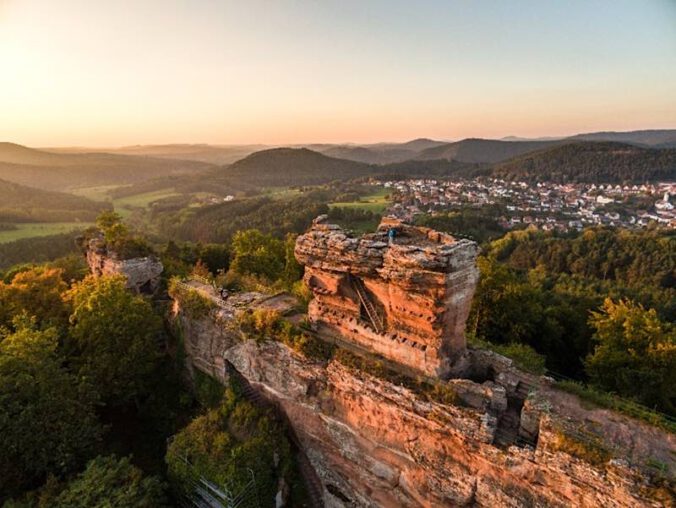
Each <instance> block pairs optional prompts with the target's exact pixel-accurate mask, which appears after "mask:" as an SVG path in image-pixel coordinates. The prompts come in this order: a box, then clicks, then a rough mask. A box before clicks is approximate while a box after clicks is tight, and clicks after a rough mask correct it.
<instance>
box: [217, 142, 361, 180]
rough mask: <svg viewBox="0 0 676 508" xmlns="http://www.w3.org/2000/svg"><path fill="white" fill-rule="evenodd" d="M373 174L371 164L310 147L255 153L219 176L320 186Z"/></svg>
mask: <svg viewBox="0 0 676 508" xmlns="http://www.w3.org/2000/svg"><path fill="white" fill-rule="evenodd" d="M372 173H373V168H372V166H370V165H369V164H364V163H362V162H356V161H348V160H344V159H334V158H333V157H327V156H326V155H322V154H320V153H318V152H314V151H312V150H308V149H307V148H273V149H271V150H263V151H260V152H256V153H253V154H251V155H249V156H248V157H245V158H244V159H242V160H239V161H237V162H235V163H234V164H232V165H231V166H229V167H227V168H224V169H222V170H220V171H219V172H218V175H219V176H221V177H223V178H229V179H236V180H237V181H240V182H244V183H247V184H251V185H257V186H261V187H280V186H287V185H318V184H323V183H327V182H330V181H332V180H348V179H351V178H358V177H361V176H368V175H370V174H372ZM214 174H215V173H214Z"/></svg>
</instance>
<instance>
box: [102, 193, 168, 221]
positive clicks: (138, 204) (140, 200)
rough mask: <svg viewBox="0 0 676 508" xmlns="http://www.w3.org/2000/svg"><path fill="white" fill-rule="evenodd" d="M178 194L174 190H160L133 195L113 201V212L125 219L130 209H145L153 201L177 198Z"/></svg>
mask: <svg viewBox="0 0 676 508" xmlns="http://www.w3.org/2000/svg"><path fill="white" fill-rule="evenodd" d="M178 195H179V194H178V193H177V192H176V191H174V189H162V190H158V191H153V192H144V193H142V194H134V195H133V196H126V197H123V198H119V199H114V200H113V205H114V206H115V211H116V212H117V213H119V214H120V215H122V216H123V217H126V216H127V215H129V214H130V213H131V209H132V208H145V207H147V206H148V205H149V204H150V203H152V202H153V201H158V200H160V199H163V198H169V197H172V196H178Z"/></svg>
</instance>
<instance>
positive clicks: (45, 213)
mask: <svg viewBox="0 0 676 508" xmlns="http://www.w3.org/2000/svg"><path fill="white" fill-rule="evenodd" d="M110 208H111V205H110V204H108V203H100V202H96V201H91V200H89V199H86V198H83V197H80V196H74V195H72V194H65V193H62V192H51V191H45V190H40V189H34V188H31V187H26V186H23V185H19V184H16V183H12V182H7V181H4V180H0V222H76V221H84V222H90V221H93V220H94V219H95V218H96V216H97V215H98V214H99V213H100V212H101V211H102V210H108V209H110Z"/></svg>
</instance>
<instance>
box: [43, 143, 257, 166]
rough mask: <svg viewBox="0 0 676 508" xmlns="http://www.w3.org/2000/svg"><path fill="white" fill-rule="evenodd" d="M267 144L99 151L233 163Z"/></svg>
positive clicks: (75, 150)
mask: <svg viewBox="0 0 676 508" xmlns="http://www.w3.org/2000/svg"><path fill="white" fill-rule="evenodd" d="M265 148H268V147H266V146H265V145H207V144H167V145H134V146H123V147H119V148H101V149H97V150H96V151H97V152H104V153H111V154H122V155H137V156H138V155H140V156H144V157H155V158H160V159H181V160H186V161H198V162H206V163H209V164H217V165H222V164H231V163H233V162H235V161H238V160H239V159H242V158H243V157H246V156H247V155H249V154H251V153H253V152H256V151H259V150H264V149H265ZM44 150H46V151H50V152H55V153H64V154H78V153H87V152H91V151H92V150H91V149H86V148H77V147H74V148H45V149H44Z"/></svg>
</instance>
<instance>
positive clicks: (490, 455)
mask: <svg viewBox="0 0 676 508" xmlns="http://www.w3.org/2000/svg"><path fill="white" fill-rule="evenodd" d="M175 312H176V313H177V317H178V319H179V321H180V323H181V327H182V330H183V337H184V344H185V348H186V354H187V361H188V363H189V365H191V366H192V367H193V368H198V369H200V370H202V371H204V372H205V373H207V374H209V375H212V376H213V377H215V378H217V379H221V380H225V372H226V369H225V368H224V365H225V362H226V361H229V362H230V363H232V365H234V366H235V367H236V369H237V370H238V371H239V372H240V373H241V374H242V375H243V376H245V378H246V379H247V380H248V381H249V382H250V383H251V384H252V385H253V386H254V387H256V388H257V389H258V390H259V391H261V392H262V393H263V394H264V395H265V396H266V397H267V398H269V399H270V400H271V401H274V402H275V403H277V404H278V405H279V406H280V407H281V408H282V410H283V411H284V412H285V413H286V415H287V416H288V418H289V421H290V423H291V425H292V426H293V428H294V430H295V432H296V434H297V435H298V436H299V438H300V440H301V443H302V445H303V448H304V449H305V451H306V453H307V455H308V456H309V458H310V460H311V462H312V464H313V466H314V467H315V469H316V471H317V473H318V475H319V477H320V478H321V481H322V484H323V487H324V496H325V501H326V504H327V506H364V507H375V506H387V507H390V506H404V507H436V506H475V507H491V508H493V507H502V506H514V507H526V506H542V507H570V506H579V507H589V508H592V507H594V508H596V507H598V506H610V507H630V506H631V507H635V506H660V505H661V504H660V503H659V502H657V501H652V500H650V499H649V498H647V497H646V495H645V493H646V484H645V479H644V478H643V477H642V476H640V475H639V474H638V473H637V472H636V471H635V470H634V469H632V468H629V467H626V464H625V463H623V462H622V461H615V462H613V461H611V462H609V463H608V464H605V465H599V466H592V465H591V464H589V463H587V462H585V461H584V460H581V459H579V458H576V457H573V456H571V455H568V454H567V453H563V452H561V451H553V448H552V446H551V444H552V442H554V441H555V440H556V438H557V435H558V434H557V432H558V431H557V429H558V428H559V427H560V426H561V425H567V426H573V427H577V426H579V425H583V424H584V422H585V421H586V420H587V419H589V418H592V417H594V415H593V414H592V412H586V413H583V414H576V415H574V418H573V419H571V418H566V417H564V416H562V415H560V414H559V413H558V411H559V408H557V406H556V404H557V402H556V400H554V402H553V403H552V404H554V405H553V406H552V405H551V404H550V405H546V404H545V405H543V404H538V403H536V400H535V399H533V403H528V405H526V406H524V409H523V411H525V412H526V413H527V414H526V415H525V416H526V417H525V418H524V431H527V432H531V433H532V432H536V431H537V432H538V433H539V435H540V437H539V439H538V442H537V446H536V447H535V448H530V447H523V448H522V447H517V446H510V447H507V448H499V447H497V446H495V445H494V444H492V440H493V438H494V432H495V422H494V421H491V420H492V418H493V417H492V416H491V415H492V414H493V413H494V412H495V411H494V409H495V408H491V407H490V406H491V404H492V403H493V404H498V405H499V404H501V401H502V400H504V396H505V393H506V392H507V388H505V387H502V386H501V385H497V384H496V383H493V382H490V381H489V382H486V383H481V384H480V383H472V382H471V381H469V380H458V382H457V384H456V386H457V388H458V390H459V391H460V392H461V393H463V394H464V396H467V397H473V398H474V399H472V400H474V401H475V403H473V404H472V403H469V402H470V399H468V401H467V402H468V403H465V404H462V405H444V404H439V403H435V402H429V401H427V400H424V399H423V398H421V397H420V396H419V395H417V394H416V393H414V392H412V391H411V390H408V389H406V388H403V387H400V386H396V385H393V384H391V383H389V382H387V381H384V380H381V379H378V378H374V377H372V376H370V375H368V374H366V373H362V372H357V371H354V370H352V369H348V368H346V367H345V366H343V365H342V364H340V363H338V362H337V361H331V362H329V363H328V364H324V363H322V362H318V361H312V360H308V359H306V358H304V357H302V356H300V355H299V354H297V353H295V352H294V351H292V350H290V349H289V348H288V347H286V346H285V345H283V344H281V343H278V342H275V341H267V342H263V343H257V342H255V341H252V340H248V341H243V340H242V335H241V333H240V332H239V331H238V329H237V327H236V326H233V322H232V320H231V319H230V318H228V317H226V316H225V315H224V314H223V313H222V312H221V311H215V312H213V313H212V314H211V315H210V316H207V317H205V318H202V319H197V320H194V319H188V318H187V317H186V316H184V315H183V314H182V313H181V310H180V304H178V303H177V304H176V305H175ZM495 361H496V362H497V359H495ZM503 367H505V368H506V369H507V370H506V371H505V374H504V376H503V377H509V376H510V375H512V374H511V373H510V371H509V366H508V365H503ZM517 385H518V383H517ZM515 386H516V385H515ZM529 400H530V399H529ZM469 406H471V407H469ZM564 409H565V408H564ZM605 424H606V430H607V431H608V433H612V431H611V430H609V429H616V428H619V427H622V426H628V427H627V428H631V434H632V435H631V442H627V443H626V445H625V444H623V445H624V446H626V447H627V448H633V449H640V450H641V452H640V454H641V456H643V457H645V456H646V455H648V456H651V455H653V454H654V453H656V451H655V450H648V449H646V447H648V448H649V447H650V445H648V444H647V443H648V441H646V440H645V436H646V435H649V436H650V434H651V433H655V432H656V433H657V434H659V435H661V438H658V439H663V440H664V450H666V453H667V455H668V450H669V448H670V447H671V448H672V449H673V446H674V440H673V436H671V435H668V434H666V433H663V432H661V431H659V430H658V429H654V428H650V427H649V426H645V425H642V424H640V423H638V422H635V421H633V420H631V419H628V418H625V417H622V416H621V415H613V418H611V419H606V421H605ZM654 438H655V436H654V435H653V436H652V439H654Z"/></svg>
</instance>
